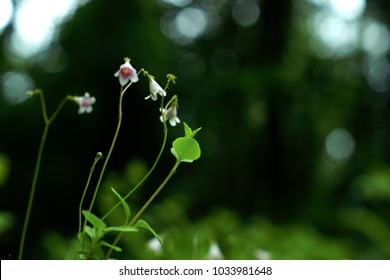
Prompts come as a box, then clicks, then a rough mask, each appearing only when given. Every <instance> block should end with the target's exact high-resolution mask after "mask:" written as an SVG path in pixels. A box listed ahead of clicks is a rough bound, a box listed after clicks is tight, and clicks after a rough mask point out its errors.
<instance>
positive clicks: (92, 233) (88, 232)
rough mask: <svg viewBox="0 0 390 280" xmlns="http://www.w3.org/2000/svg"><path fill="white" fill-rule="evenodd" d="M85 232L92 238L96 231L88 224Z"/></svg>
mask: <svg viewBox="0 0 390 280" xmlns="http://www.w3.org/2000/svg"><path fill="white" fill-rule="evenodd" d="M84 230H85V233H86V234H88V236H89V237H90V238H91V239H92V240H93V239H95V237H96V232H95V231H94V230H93V229H92V228H91V227H89V226H86V227H85V229H84ZM80 233H81V234H82V235H84V233H83V232H80Z"/></svg>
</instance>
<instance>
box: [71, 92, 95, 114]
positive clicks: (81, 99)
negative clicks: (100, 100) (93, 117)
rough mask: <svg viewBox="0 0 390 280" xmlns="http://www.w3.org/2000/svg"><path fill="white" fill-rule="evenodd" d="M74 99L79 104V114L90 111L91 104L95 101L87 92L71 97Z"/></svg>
mask: <svg viewBox="0 0 390 280" xmlns="http://www.w3.org/2000/svg"><path fill="white" fill-rule="evenodd" d="M73 99H74V101H75V102H76V103H77V104H79V106H80V107H79V114H83V113H91V112H92V105H93V104H94V103H95V102H96V98H95V97H93V96H92V97H91V96H90V95H89V93H88V92H86V93H85V94H84V96H75V97H73Z"/></svg>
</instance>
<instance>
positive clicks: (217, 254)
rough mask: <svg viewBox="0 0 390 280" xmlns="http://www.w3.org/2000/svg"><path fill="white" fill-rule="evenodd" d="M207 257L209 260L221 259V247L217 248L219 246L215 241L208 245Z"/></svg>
mask: <svg viewBox="0 0 390 280" xmlns="http://www.w3.org/2000/svg"><path fill="white" fill-rule="evenodd" d="M207 258H208V259H210V260H222V259H223V255H222V252H221V249H219V246H218V244H217V243H215V242H213V243H212V244H211V245H210V247H209V251H208V253H207Z"/></svg>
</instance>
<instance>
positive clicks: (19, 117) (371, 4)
mask: <svg viewBox="0 0 390 280" xmlns="http://www.w3.org/2000/svg"><path fill="white" fill-rule="evenodd" d="M0 6H1V7H0V11H1V12H0V32H1V33H0V34H1V36H0V40H1V44H0V48H1V50H0V83H1V84H0V86H1V88H0V90H1V97H0V193H1V194H0V203H1V204H0V236H1V237H0V247H1V250H0V251H1V258H2V259H15V258H17V252H18V248H19V239H20V232H21V229H22V224H23V219H24V215H25V211H26V207H27V200H28V195H29V190H30V185H31V180H32V176H33V168H34V163H35V159H36V155H37V151H38V146H39V141H40V137H41V133H42V131H43V120H42V116H41V109H40V103H39V99H38V98H31V99H26V97H25V92H26V90H28V89H33V88H36V87H39V88H42V89H43V91H44V93H45V97H46V100H47V106H48V111H49V112H53V110H54V108H55V107H56V106H57V104H58V103H59V102H60V101H61V100H62V98H63V97H64V96H65V95H68V94H70V95H83V94H84V92H89V93H90V94H91V95H93V96H95V97H96V99H97V102H96V103H95V105H94V109H93V112H92V114H88V115H78V114H77V106H76V105H75V104H68V105H67V106H65V108H64V110H63V111H62V112H61V114H60V115H59V116H58V118H57V119H56V120H55V121H54V123H53V124H52V126H51V130H50V131H49V136H48V142H47V146H46V150H45V152H44V156H43V163H42V168H41V173H40V178H39V180H38V187H37V193H36V197H35V202H34V206H33V212H32V216H31V224H30V227H29V231H28V235H27V245H26V250H25V258H27V259H61V258H65V257H66V255H67V254H68V253H69V250H70V249H71V248H72V244H73V242H74V237H75V234H76V232H77V226H78V216H77V215H78V205H79V201H80V198H81V195H82V192H83V189H84V186H85V182H86V180H87V176H88V173H89V169H90V166H91V164H92V162H93V159H94V157H95V154H96V152H98V151H100V152H102V153H103V154H107V151H108V148H109V145H110V143H111V140H112V136H113V134H114V131H115V128H116V122H117V102H118V93H119V83H118V80H117V78H115V77H114V76H113V74H114V73H115V72H116V71H117V70H118V67H119V65H120V64H122V63H123V58H124V57H127V56H128V57H130V58H131V63H132V65H133V66H134V67H135V68H136V69H137V70H139V69H141V68H145V69H146V70H148V71H149V73H150V74H152V75H154V76H155V77H156V79H157V81H158V82H159V83H160V84H164V83H165V79H166V78H165V76H166V74H168V73H173V74H175V75H176V76H178V77H179V78H178V80H177V84H176V85H172V86H171V87H170V89H169V91H168V94H170V95H173V94H177V95H178V96H179V102H180V108H179V118H180V119H181V120H182V121H185V122H186V123H188V124H189V125H190V126H191V127H192V128H196V127H202V130H201V132H199V133H198V135H197V139H198V141H199V143H200V144H201V148H202V157H201V158H200V159H199V160H198V161H196V162H194V164H191V165H186V164H182V165H181V166H180V168H179V170H178V172H177V173H176V174H175V176H174V177H173V179H172V180H171V182H170V183H169V186H167V187H166V188H165V189H164V191H163V192H162V193H161V195H160V196H159V197H158V199H157V200H156V202H155V203H154V204H153V206H152V207H151V208H149V209H148V211H146V213H145V215H144V218H145V219H146V220H147V221H148V222H149V223H150V224H151V225H152V226H153V228H154V229H155V230H156V231H157V232H158V233H160V234H161V236H162V237H163V238H164V240H165V244H166V245H165V247H164V249H163V250H162V251H160V250H158V249H155V248H154V247H152V248H151V247H150V246H149V245H150V243H148V242H149V241H150V240H151V239H152V236H151V234H150V233H148V232H141V233H139V234H129V235H128V236H127V237H126V238H125V239H124V240H123V242H122V243H121V244H120V245H121V246H122V247H123V248H124V252H123V253H122V254H119V255H116V256H114V257H118V258H124V259H125V258H139V259H155V258H162V259H165V258H168V259H207V258H213V257H222V258H225V259H256V258H259V259H267V258H271V259H389V258H390V214H389V213H390V165H389V162H390V151H389V149H390V141H389V139H390V138H389V136H390V135H389V133H390V122H389V120H390V115H389V113H390V111H389V90H390V64H389V60H388V54H389V48H390V32H389V28H388V24H389V20H390V17H389V12H390V4H389V2H388V1H385V0H372V1H366V0H354V1H342V0H260V1H257V0H207V1H206V0H148V1H130V0H116V1H103V0H90V1H87V0H79V1H77V0H67V1H65V0H64V1H49V0H48V1H44V0H41V1H39V0H19V1H16V0H14V1H10V0H0ZM147 95H148V82H147V79H145V78H143V77H141V79H140V82H139V83H137V84H134V85H133V86H132V87H131V88H130V90H129V92H128V93H126V95H125V97H124V105H123V106H124V109H123V111H124V112H123V125H122V130H121V132H120V136H119V139H118V142H117V146H116V148H115V151H114V153H113V155H112V157H111V160H110V162H109V166H108V171H107V173H106V175H107V176H106V177H105V180H104V183H103V186H102V193H101V195H100V196H99V198H98V205H97V207H96V209H95V211H94V212H95V213H96V214H99V215H101V214H104V213H105V211H106V210H107V209H108V207H109V205H111V204H112V203H113V201H115V198H114V197H113V195H112V193H110V191H109V190H108V189H109V187H115V188H116V189H117V190H118V191H119V192H120V193H122V194H125V193H126V192H127V190H129V188H131V187H132V186H134V185H135V183H136V182H137V180H138V179H139V178H141V177H142V175H143V174H145V172H146V171H147V170H148V168H149V167H150V166H151V165H152V164H153V161H154V159H155V157H156V156H157V153H158V151H159V148H160V145H161V141H162V126H161V123H160V122H159V120H158V117H159V112H158V104H157V103H153V102H151V101H145V100H144V97H145V96H147ZM182 133H183V132H182V126H181V125H179V126H177V127H175V128H172V129H170V130H169V137H168V149H167V150H166V152H165V153H164V156H163V159H162V161H161V162H160V164H159V165H158V169H157V171H156V172H155V173H154V174H153V176H152V178H150V179H149V180H148V181H147V182H146V184H145V185H144V186H143V188H142V189H141V190H139V191H138V192H137V193H136V194H135V195H134V196H132V197H131V199H130V201H129V202H130V205H131V207H132V210H133V213H134V212H135V211H136V209H139V208H140V207H141V206H142V203H143V202H144V201H146V200H147V198H148V197H149V196H150V195H151V194H152V193H153V190H154V189H155V188H156V187H157V186H158V185H159V183H161V182H162V180H163V179H164V177H165V176H166V175H167V174H168V172H169V170H170V168H171V166H172V165H173V164H174V158H173V156H172V155H171V154H170V153H169V146H170V143H171V142H172V141H173V140H174V139H175V138H176V137H178V136H180V135H182ZM98 169H99V170H100V167H99V168H98ZM95 177H97V175H96V176H95ZM93 182H94V183H96V178H94V179H93ZM89 199H90V197H89ZM119 221H121V213H119V212H118V215H117V216H115V217H112V219H111V220H110V222H112V223H114V224H115V223H118V222H119ZM112 238H114V236H112ZM108 241H109V240H108ZM148 244H149V245H148ZM215 245H217V246H218V247H219V249H220V251H221V254H222V256H215V254H214V255H213V254H211V255H210V248H211V247H213V246H214V248H215ZM153 248H154V249H153Z"/></svg>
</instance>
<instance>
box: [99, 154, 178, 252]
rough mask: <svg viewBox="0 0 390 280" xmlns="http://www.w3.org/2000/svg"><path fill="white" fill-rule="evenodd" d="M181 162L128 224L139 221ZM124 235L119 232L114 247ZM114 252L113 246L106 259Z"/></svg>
mask: <svg viewBox="0 0 390 280" xmlns="http://www.w3.org/2000/svg"><path fill="white" fill-rule="evenodd" d="M179 164H180V161H176V163H175V165H174V166H173V168H172V169H171V172H169V174H168V176H167V177H166V178H165V180H164V182H162V184H161V185H160V186H159V187H158V189H157V190H156V191H155V192H154V193H153V194H152V196H151V197H150V198H149V200H148V201H147V202H146V203H145V204H144V206H142V208H141V209H140V210H139V211H138V212H137V214H136V215H135V216H134V218H133V219H132V220H131V221H130V223H129V224H128V226H129V227H131V226H133V225H134V224H135V223H136V222H137V220H138V219H139V217H141V215H142V214H143V212H144V211H145V210H146V208H148V206H149V205H150V203H152V201H153V200H154V199H155V198H156V196H157V195H158V194H159V193H160V191H161V190H162V189H163V188H164V187H165V185H166V184H167V183H168V181H169V180H170V179H171V178H172V176H173V174H175V172H176V170H177V168H178V166H179ZM123 235H124V232H120V233H119V234H118V236H117V237H116V239H115V240H114V242H113V243H112V246H113V247H114V246H116V244H118V242H119V241H120V240H121V239H122V237H123ZM112 252H113V248H112V247H111V248H110V249H109V251H108V252H107V254H106V256H105V257H104V259H108V258H109V257H110V256H111V254H112Z"/></svg>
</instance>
